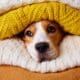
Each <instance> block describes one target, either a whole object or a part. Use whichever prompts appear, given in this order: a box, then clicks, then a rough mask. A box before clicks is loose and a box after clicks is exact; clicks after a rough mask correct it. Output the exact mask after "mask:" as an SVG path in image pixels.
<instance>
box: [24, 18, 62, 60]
mask: <svg viewBox="0 0 80 80" xmlns="http://www.w3.org/2000/svg"><path fill="white" fill-rule="evenodd" d="M62 38H63V33H62V31H61V29H60V26H59V24H57V23H56V22H54V21H53V22H52V21H46V20H43V21H40V22H36V23H32V24H31V25H29V26H28V28H27V29H26V30H25V31H24V40H25V44H26V46H27V50H28V52H29V53H30V55H31V56H32V58H33V59H34V60H36V61H38V62H40V61H43V60H51V59H55V58H56V57H57V56H58V55H59V44H60V42H61V39H62Z"/></svg>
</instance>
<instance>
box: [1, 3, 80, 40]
mask: <svg viewBox="0 0 80 80" xmlns="http://www.w3.org/2000/svg"><path fill="white" fill-rule="evenodd" d="M42 19H48V20H56V21H57V22H58V23H60V25H61V26H62V28H63V29H64V30H65V31H66V32H69V33H72V34H76V35H80V10H77V9H74V8H72V7H70V6H68V5H65V4H63V3H58V2H47V3H39V4H32V5H26V6H23V7H20V8H18V9H15V10H12V11H9V12H8V13H5V14H3V15H1V16H0V39H4V38H7V37H11V36H13V35H15V34H18V33H19V32H21V31H22V30H24V29H25V27H26V26H27V25H29V24H30V23H32V22H34V21H40V20H42Z"/></svg>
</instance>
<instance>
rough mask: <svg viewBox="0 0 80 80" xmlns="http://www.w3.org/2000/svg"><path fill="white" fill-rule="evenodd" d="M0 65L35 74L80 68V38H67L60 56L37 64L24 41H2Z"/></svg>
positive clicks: (0, 42)
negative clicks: (14, 66)
mask: <svg viewBox="0 0 80 80" xmlns="http://www.w3.org/2000/svg"><path fill="white" fill-rule="evenodd" d="M0 64H9V65H16V66H20V67H23V68H26V69H28V70H31V71H35V72H41V73H45V72H57V71H63V70H65V69H68V68H73V67H75V66H80V37H79V36H67V37H65V38H64V40H63V41H62V43H61V45H60V56H59V57H58V58H57V59H55V60H52V61H44V62H42V63H38V62H35V61H34V60H32V58H31V57H30V55H29V53H28V52H27V48H26V47H25V45H24V43H23V41H21V40H19V39H7V40H2V41H0Z"/></svg>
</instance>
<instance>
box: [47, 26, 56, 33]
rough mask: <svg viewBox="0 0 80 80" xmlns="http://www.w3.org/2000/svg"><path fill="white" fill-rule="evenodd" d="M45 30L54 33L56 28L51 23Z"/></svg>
mask: <svg viewBox="0 0 80 80" xmlns="http://www.w3.org/2000/svg"><path fill="white" fill-rule="evenodd" d="M47 32H48V33H54V32H56V28H55V27H54V26H53V25H49V26H48V27H47Z"/></svg>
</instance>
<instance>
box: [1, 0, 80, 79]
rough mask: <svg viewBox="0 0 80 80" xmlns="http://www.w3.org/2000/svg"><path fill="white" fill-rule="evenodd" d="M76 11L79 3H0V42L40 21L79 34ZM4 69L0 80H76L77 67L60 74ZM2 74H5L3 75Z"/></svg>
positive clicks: (5, 0)
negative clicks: (57, 25)
mask: <svg viewBox="0 0 80 80" xmlns="http://www.w3.org/2000/svg"><path fill="white" fill-rule="evenodd" d="M79 9H80V1H79V0H0V40H3V39H8V38H12V37H13V36H14V35H17V34H19V33H20V32H22V31H23V30H24V29H25V28H26V27H27V26H28V25H29V24H31V23H32V22H37V21H40V20H51V21H53V20H55V21H57V22H58V23H59V24H60V25H61V27H62V29H63V30H64V31H65V32H68V33H70V34H74V35H80V10H79ZM5 67H6V66H1V67H0V71H1V73H2V74H0V79H1V80H5V79H6V80H10V79H13V75H14V78H15V79H14V80H16V79H19V80H21V79H24V80H26V79H29V80H51V79H52V80H61V79H62V80H67V79H68V80H79V79H80V74H79V73H80V68H76V69H72V70H70V71H64V72H63V73H47V74H40V73H38V74H37V73H32V72H29V71H25V70H22V69H20V68H19V69H18V68H17V67H16V68H13V67H12V68H11V67H7V68H5ZM17 70H18V71H17ZM8 71H10V72H8ZM13 72H14V73H13ZM5 73H7V76H6V74H5ZM10 73H11V75H10ZM4 76H6V77H4ZM24 76H25V77H24ZM33 77H34V78H33Z"/></svg>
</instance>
